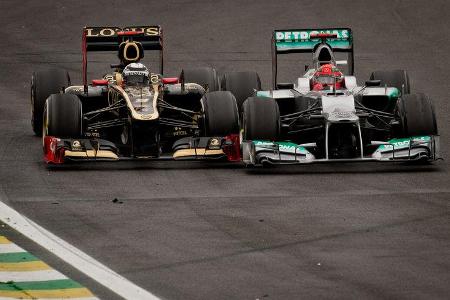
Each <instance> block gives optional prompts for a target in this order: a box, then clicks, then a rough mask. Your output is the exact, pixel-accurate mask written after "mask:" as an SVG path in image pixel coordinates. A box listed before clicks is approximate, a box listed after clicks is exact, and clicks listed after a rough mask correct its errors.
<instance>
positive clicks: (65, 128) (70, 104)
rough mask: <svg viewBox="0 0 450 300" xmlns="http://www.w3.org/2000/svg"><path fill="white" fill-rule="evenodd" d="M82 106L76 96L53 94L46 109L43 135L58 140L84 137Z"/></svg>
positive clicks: (46, 104) (47, 102)
mask: <svg viewBox="0 0 450 300" xmlns="http://www.w3.org/2000/svg"><path fill="white" fill-rule="evenodd" d="M82 117H83V112H82V104H81V101H80V99H79V98H78V97H77V96H76V95H72V94H53V95H50V97H48V99H47V101H46V103H45V108H44V118H43V120H44V122H43V123H44V124H43V131H42V135H43V137H44V138H45V136H54V137H58V138H79V137H81V136H82Z"/></svg>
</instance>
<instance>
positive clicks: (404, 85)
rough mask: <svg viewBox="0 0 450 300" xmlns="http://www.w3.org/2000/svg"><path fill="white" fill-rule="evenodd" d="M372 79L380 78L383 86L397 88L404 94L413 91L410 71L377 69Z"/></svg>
mask: <svg viewBox="0 0 450 300" xmlns="http://www.w3.org/2000/svg"><path fill="white" fill-rule="evenodd" d="M370 79H371V80H380V81H381V86H383V87H384V86H385V85H387V86H388V87H395V88H397V89H398V90H399V91H400V93H402V94H405V95H406V94H410V93H411V85H410V83H409V76H408V72H406V71H405V70H391V71H375V72H372V74H371V75H370Z"/></svg>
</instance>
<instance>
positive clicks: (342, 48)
mask: <svg viewBox="0 0 450 300" xmlns="http://www.w3.org/2000/svg"><path fill="white" fill-rule="evenodd" d="M322 43H326V44H327V45H328V46H329V47H330V48H331V49H332V50H333V51H334V52H347V53H348V54H349V59H348V63H349V64H350V73H351V74H353V73H354V64H353V34H352V30H351V29H350V28H321V29H286V30H279V29H277V30H274V31H273V34H272V79H273V84H274V88H276V84H277V71H278V70H277V56H278V55H279V54H288V53H313V52H314V50H316V49H317V47H318V46H319V45H320V44H322Z"/></svg>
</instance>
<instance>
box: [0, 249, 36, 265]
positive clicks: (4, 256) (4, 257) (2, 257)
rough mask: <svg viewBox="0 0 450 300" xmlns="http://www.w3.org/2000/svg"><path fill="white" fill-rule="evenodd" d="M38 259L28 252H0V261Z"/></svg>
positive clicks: (15, 261)
mask: <svg viewBox="0 0 450 300" xmlns="http://www.w3.org/2000/svg"><path fill="white" fill-rule="evenodd" d="M38 260H39V259H38V258H37V257H36V256H34V255H32V254H30V253H28V252H14V253H0V263H18V262H26V261H38Z"/></svg>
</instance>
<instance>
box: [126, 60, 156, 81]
mask: <svg viewBox="0 0 450 300" xmlns="http://www.w3.org/2000/svg"><path fill="white" fill-rule="evenodd" d="M149 74H150V72H149V71H148V69H147V67H146V66H145V65H144V64H141V63H131V64H128V65H127V66H126V67H125V68H124V69H123V71H122V77H123V83H124V84H126V85H138V84H139V85H148V84H149Z"/></svg>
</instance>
